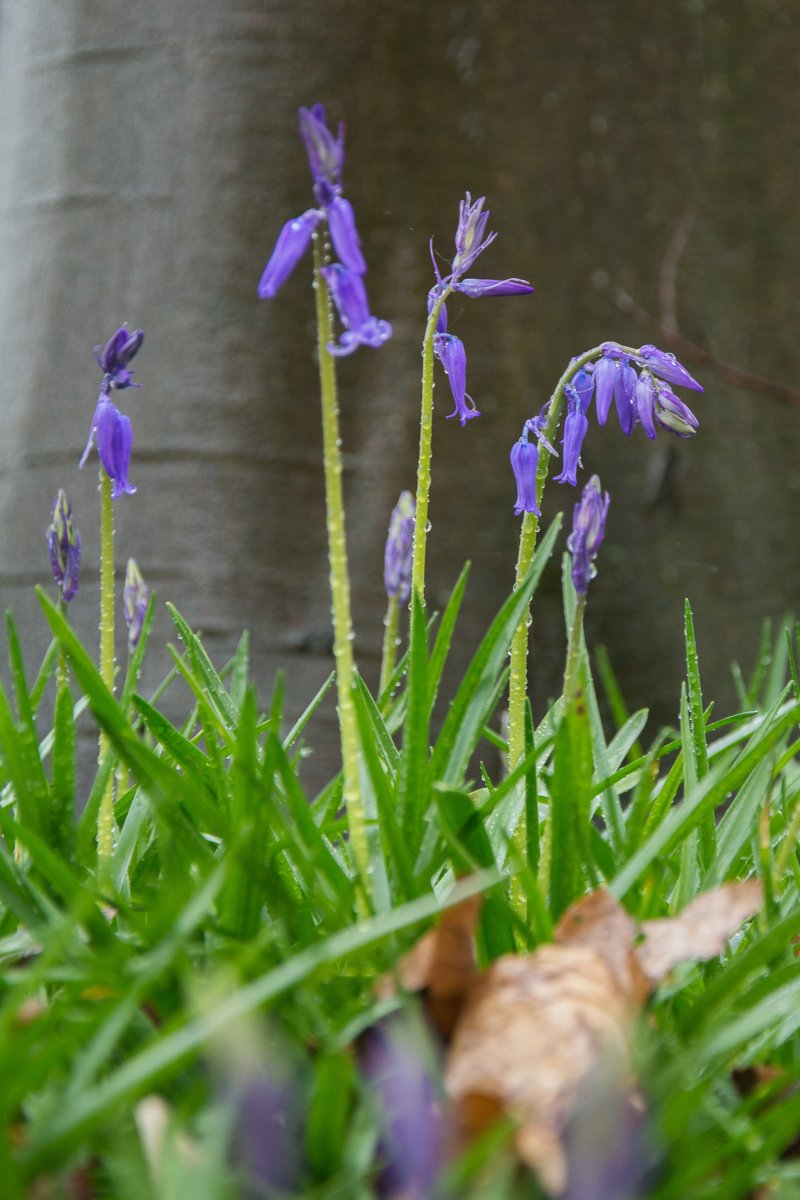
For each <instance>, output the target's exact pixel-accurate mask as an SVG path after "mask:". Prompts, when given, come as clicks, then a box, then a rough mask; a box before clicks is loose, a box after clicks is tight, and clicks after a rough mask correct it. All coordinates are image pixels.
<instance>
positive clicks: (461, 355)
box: [433, 333, 481, 426]
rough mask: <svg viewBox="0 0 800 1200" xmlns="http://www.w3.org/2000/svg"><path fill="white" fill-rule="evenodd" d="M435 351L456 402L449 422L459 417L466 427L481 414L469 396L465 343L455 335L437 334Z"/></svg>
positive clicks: (435, 335)
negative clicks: (452, 418)
mask: <svg viewBox="0 0 800 1200" xmlns="http://www.w3.org/2000/svg"><path fill="white" fill-rule="evenodd" d="M433 351H434V354H435V355H436V357H437V358H438V360H439V362H440V363H441V364H442V366H443V367H444V369H445V372H446V373H447V379H448V382H449V384H450V391H451V392H452V393H453V400H454V401H455V408H454V409H453V411H452V412H451V413H448V414H447V417H448V420H449V418H450V417H456V416H457V417H458V419H459V421H460V422H461V424H462V426H463V425H466V423H467V421H469V420H470V419H471V418H472V417H479V416H480V415H481V414H480V413H479V412H478V410H477V408H476V407H475V401H474V400H473V399H472V397H471V396H470V395H468V394H467V352H466V350H465V349H464V343H463V342H462V341H461V339H460V338H457V337H456V336H455V334H453V333H435V334H434V335H433Z"/></svg>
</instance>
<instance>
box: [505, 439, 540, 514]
mask: <svg viewBox="0 0 800 1200" xmlns="http://www.w3.org/2000/svg"><path fill="white" fill-rule="evenodd" d="M538 467H539V447H538V446H537V445H536V443H535V442H534V443H532V442H529V441H528V429H527V426H526V427H525V429H524V430H523V431H522V436H521V437H520V439H519V441H516V442H515V443H514V445H513V446H512V447H511V469H512V470H513V472H514V478H515V480H516V482H517V499H516V503H515V505H514V513H515V515H516V516H519V515H520V513H524V512H526V513H535V514H536V516H537V517H540V516H541V515H542V514H541V512H540V510H539V504H538V501H537V499H536V472H537V470H538Z"/></svg>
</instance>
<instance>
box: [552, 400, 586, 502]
mask: <svg viewBox="0 0 800 1200" xmlns="http://www.w3.org/2000/svg"><path fill="white" fill-rule="evenodd" d="M567 395H568V398H569V401H570V406H569V412H568V413H567V418H566V420H565V422H564V441H563V443H562V448H563V451H564V466H563V468H562V470H561V474H560V475H556V483H571V484H572V486H573V487H576V486H577V483H578V480H577V478H576V472H577V470H578V464H579V463H580V456H581V447H582V446H583V439H584V438H585V437H586V433H587V431H588V429H589V422H588V420H587V419H586V417H585V416H584V412H583V407H582V405H581V401H580V397H579V396H578V394H577V392H576V391H575V389H574V388H570V387H568V388H567Z"/></svg>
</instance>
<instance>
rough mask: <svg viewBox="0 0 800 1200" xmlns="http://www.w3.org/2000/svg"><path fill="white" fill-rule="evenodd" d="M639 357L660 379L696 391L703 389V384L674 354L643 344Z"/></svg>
mask: <svg viewBox="0 0 800 1200" xmlns="http://www.w3.org/2000/svg"><path fill="white" fill-rule="evenodd" d="M639 359H640V360H641V362H642V364H643V365H644V366H646V367H647V368H648V370H650V371H652V372H653V374H654V375H657V376H658V378H659V379H663V380H665V381H666V382H667V383H672V384H675V385H676V386H677V387H687V388H691V389H692V390H693V391H695V392H702V391H703V388H702V386H701V385H700V384H699V383H698V382H697V380H696V379H695V378H694V377H693V376H692V375H690V374H689V372H688V371H687V370H686V367H684V366H683V365H682V364H681V363H679V362H678V360H677V358H676V357H675V355H674V354H667V353H666V352H665V351H664V350H659V349H658V348H657V347H656V346H641V347H640V348H639Z"/></svg>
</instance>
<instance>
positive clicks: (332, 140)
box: [298, 104, 344, 203]
mask: <svg viewBox="0 0 800 1200" xmlns="http://www.w3.org/2000/svg"><path fill="white" fill-rule="evenodd" d="M298 117H299V119H300V134H301V137H302V139H303V141H304V142H305V147H306V153H307V154H308V165H309V166H310V167H311V174H312V175H313V176H314V183H315V185H316V184H318V183H322V184H325V183H327V184H329V185H331V186H333V187H336V186H337V185H338V184H339V182H340V181H341V174H342V166H343V165H344V125H343V124H340V125H339V130H338V133H337V136H336V137H334V136H333V134H332V133H331V131H330V130H329V129H328V123H327V120H326V117H325V107H324V105H322V104H312V106H311V108H301V109H300V110H299V112H298ZM320 203H322V201H320Z"/></svg>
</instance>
